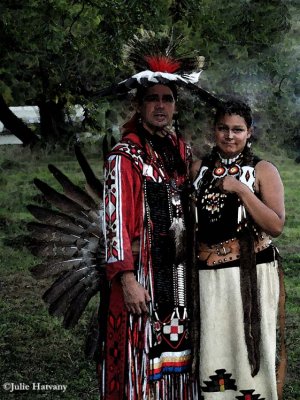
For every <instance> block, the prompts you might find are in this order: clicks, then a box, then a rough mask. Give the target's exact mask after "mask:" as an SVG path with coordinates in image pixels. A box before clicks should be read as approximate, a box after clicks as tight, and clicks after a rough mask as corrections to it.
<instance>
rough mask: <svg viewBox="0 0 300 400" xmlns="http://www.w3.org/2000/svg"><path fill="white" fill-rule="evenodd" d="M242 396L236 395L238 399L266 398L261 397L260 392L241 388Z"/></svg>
mask: <svg viewBox="0 0 300 400" xmlns="http://www.w3.org/2000/svg"><path fill="white" fill-rule="evenodd" d="M240 392H241V393H242V394H243V395H242V396H236V399H238V400H265V398H264V397H260V394H253V393H254V392H255V390H252V389H251V390H240Z"/></svg>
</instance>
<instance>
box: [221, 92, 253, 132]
mask: <svg viewBox="0 0 300 400" xmlns="http://www.w3.org/2000/svg"><path fill="white" fill-rule="evenodd" d="M226 114H228V115H239V116H240V117H242V118H244V120H245V122H246V125H247V128H251V126H252V121H253V119H252V112H251V108H250V107H249V106H248V105H247V104H246V103H244V102H243V101H241V100H237V99H231V100H227V101H225V102H222V103H221V104H220V105H219V106H218V108H217V109H216V113H215V117H214V125H216V124H217V123H218V121H219V120H220V119H221V118H222V117H224V115H226Z"/></svg>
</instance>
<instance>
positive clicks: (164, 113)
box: [139, 85, 175, 135]
mask: <svg viewBox="0 0 300 400" xmlns="http://www.w3.org/2000/svg"><path fill="white" fill-rule="evenodd" d="M139 111H140V113H141V117H142V122H143V126H144V127H145V128H146V129H147V130H148V131H150V133H153V134H154V133H156V134H158V135H159V134H161V131H162V129H163V128H165V127H166V126H168V125H171V122H172V119H173V115H174V112H175V99H174V95H173V92H172V90H171V89H170V88H169V87H168V86H165V85H155V86H151V87H149V88H148V89H147V91H146V94H145V96H144V98H143V101H142V104H141V105H140V107H139Z"/></svg>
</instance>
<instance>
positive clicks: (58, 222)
mask: <svg viewBox="0 0 300 400" xmlns="http://www.w3.org/2000/svg"><path fill="white" fill-rule="evenodd" d="M27 209H28V211H29V212H30V213H31V214H32V215H33V216H34V217H35V218H36V219H38V220H39V221H41V222H44V223H46V224H49V225H51V226H56V227H58V228H61V229H65V230H66V231H67V232H69V233H73V234H74V235H79V236H81V235H83V234H84V232H85V228H84V226H81V225H80V224H79V221H76V219H75V218H73V217H71V216H70V215H66V214H63V213H60V212H58V211H55V210H51V209H49V208H43V207H39V206H36V205H34V204H29V205H28V206H27Z"/></svg>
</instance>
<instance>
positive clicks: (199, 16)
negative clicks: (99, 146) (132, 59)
mask: <svg viewBox="0 0 300 400" xmlns="http://www.w3.org/2000/svg"><path fill="white" fill-rule="evenodd" d="M299 27H300V24H299V7H297V2H296V1H292V0H291V1H283V0H263V1H261V0H228V1H226V3H222V2H220V1H218V0H198V1H196V0H190V1H178V0H173V1H172V0H158V1H156V2H148V1H147V2H146V1H137V0H129V1H124V0H114V1H108V0H101V1H97V0H73V1H71V0H51V1H47V2H45V1H43V0H27V1H26V2H18V1H16V0H8V1H6V2H5V3H4V2H2V4H1V6H0V39H1V43H3V44H4V45H3V46H1V49H0V55H1V60H2V65H1V68H0V90H1V92H2V94H3V96H4V98H5V99H6V101H7V102H9V104H14V105H17V104H34V105H39V106H40V109H41V120H42V123H41V130H42V136H43V138H44V139H45V140H47V141H48V140H51V139H52V140H53V141H55V142H57V141H60V142H62V141H65V142H67V143H69V142H70V140H71V139H72V138H74V136H75V133H76V131H78V130H83V131H86V132H92V133H95V134H96V135H97V137H100V138H101V137H103V135H104V134H105V133H106V132H107V130H108V129H109V128H111V127H112V126H115V124H116V118H115V117H113V119H112V120H111V119H110V118H111V116H113V115H114V112H113V110H114V108H115V107H116V108H117V110H118V111H120V112H121V113H122V108H121V106H119V105H117V106H116V104H115V103H114V102H108V101H107V100H100V101H99V100H98V99H97V97H93V96H92V93H93V92H95V91H97V90H98V89H100V88H103V87H105V86H107V85H110V84H111V83H114V82H116V81H121V80H122V79H123V78H125V77H128V75H129V74H130V73H131V70H130V66H129V65H127V64H126V63H125V64H124V62H123V59H122V54H123V52H122V49H123V46H124V44H125V43H127V41H128V39H129V38H131V37H132V35H133V34H135V33H138V32H139V30H141V29H147V30H152V31H155V32H161V31H165V30H171V29H173V30H174V32H175V34H182V35H183V36H184V37H185V39H186V41H185V49H186V50H187V51H194V50H198V51H199V52H200V54H202V55H203V56H205V58H206V67H205V71H204V72H203V74H202V75H201V85H202V86H204V87H205V88H207V89H209V90H210V91H213V92H215V93H217V94H218V95H219V96H222V97H224V96H227V95H231V94H235V95H238V96H241V97H243V98H245V99H247V100H248V101H249V103H250V105H251V106H252V107H253V108H254V110H255V111H256V122H257V125H259V127H260V131H261V132H264V133H265V134H267V135H268V139H269V141H271V142H273V141H277V142H278V144H279V145H289V146H292V147H293V148H294V150H298V151H299V147H300V131H299V125H298V123H297V121H298V120H299V118H298V117H299V111H298V110H299V87H300V82H299V77H298V75H297V66H298V64H299V45H298V37H299V29H300V28H299ZM74 104H81V105H82V106H83V107H84V110H85V116H86V119H85V122H84V124H83V126H74V124H72V122H71V120H67V121H66V120H65V118H64V115H65V113H66V109H68V108H69V106H70V105H74ZM191 104H192V109H191V106H190V107H188V106H184V107H183V111H184V115H183V119H184V120H183V126H185V125H186V122H187V121H191V120H195V121H196V122H195V123H194V130H195V132H194V136H200V135H203V131H204V130H205V129H206V125H207V124H206V122H205V123H203V120H204V114H205V112H206V110H205V109H204V112H203V111H202V109H201V108H202V105H201V106H199V104H197V101H196V100H192V102H191ZM188 111H189V112H188ZM117 120H118V123H120V122H121V121H122V120H123V116H122V118H117ZM283 129H284V132H285V134H284V135H282V130H283ZM189 135H190V134H189V133H188V136H189ZM198 142H199V141H198ZM199 145H200V144H199V143H198V146H199Z"/></svg>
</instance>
